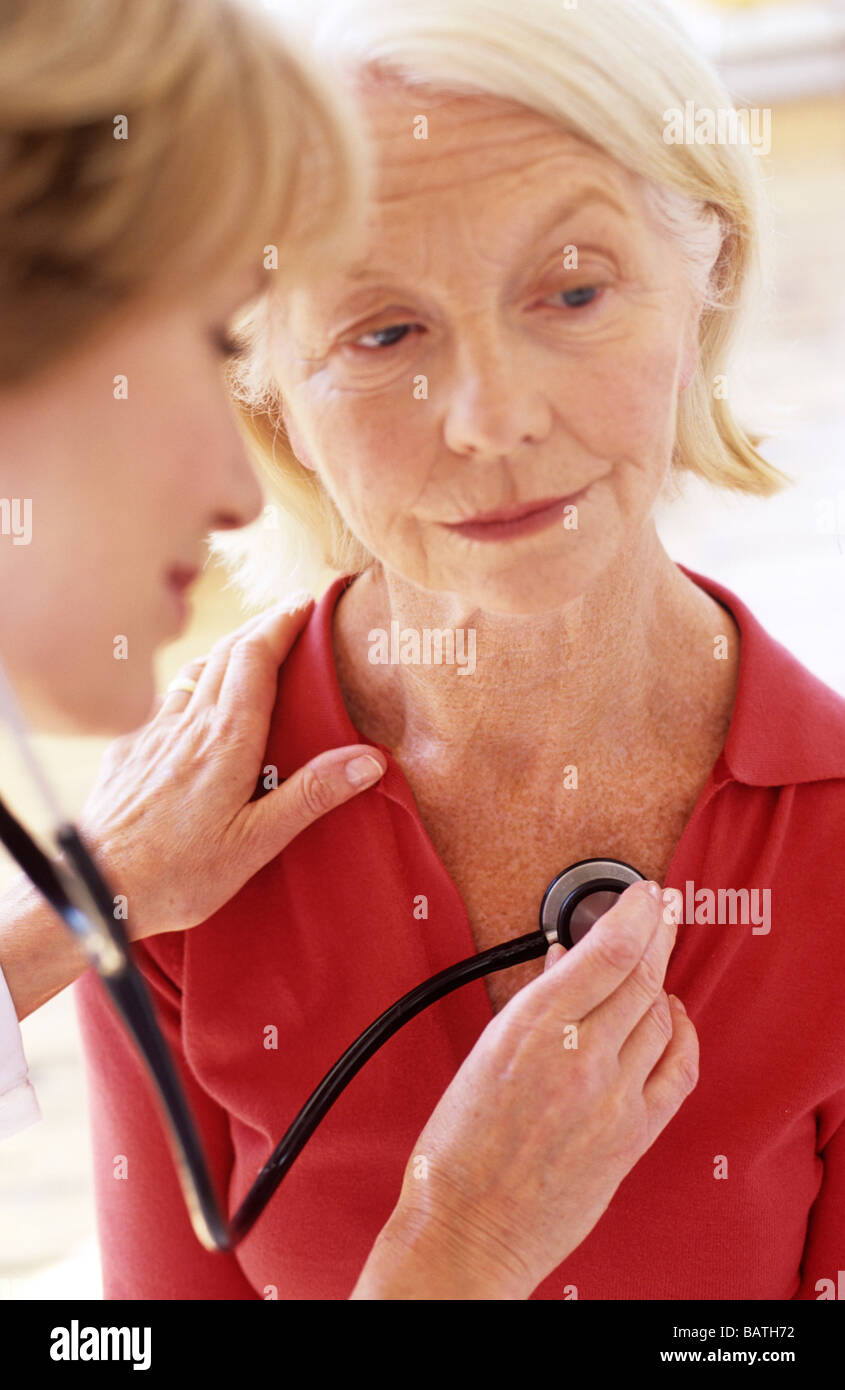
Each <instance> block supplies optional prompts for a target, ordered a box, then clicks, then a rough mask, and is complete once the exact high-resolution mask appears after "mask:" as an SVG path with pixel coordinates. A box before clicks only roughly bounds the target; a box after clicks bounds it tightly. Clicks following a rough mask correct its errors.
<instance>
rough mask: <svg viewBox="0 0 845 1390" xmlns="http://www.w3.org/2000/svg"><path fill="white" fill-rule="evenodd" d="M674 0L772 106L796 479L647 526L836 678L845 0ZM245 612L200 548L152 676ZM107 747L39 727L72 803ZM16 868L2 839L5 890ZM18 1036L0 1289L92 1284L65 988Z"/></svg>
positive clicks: (13, 774)
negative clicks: (180, 623) (31, 1108)
mask: <svg viewBox="0 0 845 1390" xmlns="http://www.w3.org/2000/svg"><path fill="white" fill-rule="evenodd" d="M676 9H677V11H678V13H679V15H680V17H681V19H682V21H683V22H684V23H685V24H687V25H688V27H689V28H690V29H691V31H692V32H693V34H694V35H695V37H696V40H697V42H698V43H699V45H700V46H701V48H702V49H703V50H704V51H706V52H707V53H708V54H709V55H710V56H711V57H712V58H713V60H714V61H715V62H716V64H717V66H718V67H719V69H720V70H721V72H722V74H723V77H724V78H725V81H726V83H727V85H728V87H729V89H730V91H731V93H732V95H733V97H734V99H735V100H736V101H737V102H738V103H742V104H745V105H748V106H752V107H764V108H765V107H768V108H771V112H772V117H771V121H772V125H771V131H772V148H771V154H770V156H769V157H768V158H767V159H766V160H764V161H763V162H764V167H765V169H766V172H767V178H768V188H769V194H770V199H771V202H772V206H773V209H774V223H775V229H776V261H775V272H774V284H773V286H772V293H771V295H770V302H769V305H768V309H767V313H766V316H765V318H764V319H763V320H762V321H761V323H760V325H759V327H758V330H757V333H756V337H755V339H754V341H753V342H752V343H751V344H750V345H749V350H748V352H747V354H746V358H745V361H744V363H743V370H742V374H741V376H739V375H738V376H737V378H736V380H734V379H732V380H731V381H730V383H729V390H730V395H731V399H732V400H735V401H737V402H738V403H739V404H740V405H741V406H744V410H742V411H741V418H743V419H744V420H745V421H747V422H748V423H749V424H752V425H754V426H756V427H757V428H758V429H760V430H761V431H762V432H764V433H765V434H766V435H767V442H766V444H765V445H764V446H763V452H764V453H765V455H766V457H767V458H769V459H770V461H771V462H772V463H774V464H776V465H777V466H778V467H780V468H781V469H783V470H785V472H787V473H788V474H789V475H790V476H791V477H793V478H794V479H795V486H794V487H793V488H791V489H788V490H787V491H785V492H784V493H782V494H780V495H779V496H778V497H775V498H771V499H768V500H752V499H750V498H749V499H742V500H740V499H739V498H729V497H728V496H727V495H726V494H725V495H720V494H718V493H717V492H715V491H713V490H711V489H708V488H707V487H705V486H704V485H702V484H698V483H691V484H689V485H687V487H686V488H685V490H684V493H683V495H682V496H681V497H680V498H679V499H678V500H677V501H675V502H673V503H672V504H670V505H666V506H665V507H663V508H662V509H661V513H660V517H659V528H660V532H661V535H662V537H663V539H664V543H665V545H666V547H667V549H668V551H669V553H670V554H671V555H672V556H673V557H674V558H675V559H677V560H680V561H682V562H683V563H684V564H685V565H687V566H688V567H690V568H692V569H694V570H697V571H699V572H700V573H703V574H705V575H709V576H711V577H713V578H714V579H717V580H719V581H720V582H721V583H723V584H725V585H727V587H728V588H729V589H732V590H733V591H734V592H735V593H736V594H737V595H738V596H739V597H740V598H742V599H743V601H744V602H745V603H746V604H747V605H748V606H749V607H750V608H751V610H752V612H753V613H754V614H755V616H756V617H757V618H758V620H759V621H760V622H762V624H763V626H764V627H766V628H767V629H768V630H769V632H770V633H772V634H773V635H774V636H775V637H777V638H778V639H779V640H780V641H781V642H782V643H783V644H784V645H785V646H786V647H788V648H789V649H790V650H791V651H792V652H793V653H794V654H795V655H796V656H797V657H798V659H799V660H800V661H802V662H803V663H804V664H805V665H806V666H808V667H809V668H810V670H812V671H814V672H815V673H816V674H817V675H818V676H819V677H820V678H821V679H822V680H824V681H826V682H827V683H828V684H829V685H831V686H833V687H834V689H836V690H837V691H839V692H840V693H841V694H845V621H843V614H845V466H843V460H844V459H845V391H843V381H844V380H845V270H843V246H845V0H779V3H773V0H708V3H692V0H676ZM290 587H291V589H292V588H295V587H299V585H298V584H293V583H292V584H291V586H290ZM283 596H284V595H283V594H280V595H279V597H280V598H281V597H283ZM245 616H246V610H245V609H244V608H243V607H242V604H241V600H240V596H239V594H238V592H237V591H236V590H235V589H234V588H233V587H232V586H231V584H230V583H229V581H228V578H227V575H226V573H225V572H224V570H223V569H222V568H221V567H220V564H219V563H217V562H209V566H208V567H207V570H206V572H205V574H204V576H203V578H202V580H201V581H200V583H199V584H198V586H197V588H196V591H195V598H194V617H193V621H192V623H191V625H190V627H189V629H188V630H187V631H186V633H185V635H184V636H183V637H182V638H181V639H180V640H179V641H178V642H177V643H174V644H172V646H171V647H169V648H168V649H167V650H166V651H165V652H164V653H163V655H162V659H161V661H160V664H159V675H160V682H161V685H162V687H163V686H164V685H166V683H167V681H168V680H169V679H170V678H171V677H172V676H173V675H174V674H175V672H176V670H177V669H178V668H179V667H180V666H181V665H182V664H183V663H184V662H186V661H188V660H191V659H192V658H194V657H196V656H200V655H202V654H203V653H204V652H205V651H206V650H207V649H208V647H209V646H210V645H211V643H212V642H213V641H214V640H215V639H216V638H217V637H218V636H220V635H221V634H222V633H224V632H226V631H229V630H230V629H231V628H233V627H235V626H237V625H238V624H239V623H240V622H242V621H243V619H244V617H245ZM104 746H105V744H104V743H103V742H102V741H99V740H93V739H79V738H76V739H58V738H52V739H48V738H40V739H38V740H36V747H37V750H38V752H39V753H40V754H41V755H42V757H43V759H44V761H45V763H46V765H47V766H48V767H49V768H50V769H51V772H52V774H53V781H54V783H55V785H56V786H57V789H58V790H59V792H60V793H61V795H62V797H63V799H64V800H63V804H64V806H65V808H66V809H67V810H69V811H70V812H71V813H75V812H76V811H78V809H79V807H80V806H81V805H82V803H83V801H84V799H85V791H86V788H87V786H88V785H90V782H91V781H92V779H93V776H94V772H95V769H96V767H97V763H98V760H99V757H100V755H101V753H102V750H103V748H104ZM0 753H2V763H0V767H2V769H3V774H2V775H3V790H4V796H7V797H8V800H9V803H10V805H11V806H12V807H13V808H14V809H15V810H16V811H17V812H18V813H19V814H20V815H21V816H22V817H23V818H24V819H25V820H27V821H28V822H29V823H30V824H31V825H32V826H33V827H35V828H36V829H39V828H45V823H44V819H43V812H42V808H41V807H40V805H39V804H38V802H37V800H36V798H35V797H34V795H33V793H32V790H31V788H30V787H29V786H28V785H27V783H26V781H25V779H24V778H23V777H22V776H21V774H20V771H19V768H18V763H17V758H16V755H15V754H14V753H12V752H11V751H10V749H9V746H8V744H7V743H6V742H5V741H3V742H0ZM2 853H3V852H2V851H0V854H2ZM15 873H16V869H15V866H14V865H13V864H12V863H11V862H10V861H9V860H8V859H7V858H6V857H5V855H3V857H2V858H1V859H0V890H2V888H5V886H6V885H7V884H8V883H9V882H10V881H11V879H12V878H13V877H14V876H15ZM23 1036H24V1046H25V1049H26V1053H27V1057H28V1060H29V1063H30V1076H31V1079H32V1082H33V1084H34V1086H35V1089H36V1091H37V1094H38V1099H39V1102H40V1105H41V1109H42V1114H43V1119H42V1121H41V1123H40V1124H37V1125H34V1126H32V1127H31V1128H30V1129H28V1130H25V1131H23V1132H22V1133H21V1134H18V1135H15V1136H14V1137H12V1138H11V1139H7V1140H4V1141H3V1143H2V1150H0V1298H5V1299H50V1298H66V1297H73V1298H75V1299H84V1298H100V1297H102V1291H101V1285H100V1273H99V1262H98V1258H97V1246H96V1235H95V1213H94V1202H93V1186H92V1178H91V1164H90V1156H89V1150H88V1131H87V1121H86V1114H85V1105H86V1099H85V1086H84V1074H83V1063H82V1054H81V1048H80V1044H79V1040H78V1036H77V1029H76V1021H75V1014H74V1007H73V1000H72V995H71V992H70V991H68V990H66V991H65V992H64V993H63V994H61V995H59V996H58V997H57V998H55V999H54V1000H52V1001H51V1002H50V1003H49V1004H47V1005H46V1006H45V1007H44V1008H42V1009H40V1010H39V1011H38V1012H37V1013H36V1014H34V1015H33V1016H31V1017H30V1018H28V1019H26V1020H25V1022H24V1024H23ZM303 1099H304V1097H303Z"/></svg>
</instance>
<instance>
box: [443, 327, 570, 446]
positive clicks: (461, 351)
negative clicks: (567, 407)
mask: <svg viewBox="0 0 845 1390" xmlns="http://www.w3.org/2000/svg"><path fill="white" fill-rule="evenodd" d="M551 420H552V413H551V410H550V408H549V404H548V402H547V400H546V399H545V397H544V396H543V394H542V392H541V390H540V388H539V386H538V383H537V371H536V366H535V364H533V363H532V362H531V361H530V360H529V359H528V358H527V357H526V356H525V355H524V348H523V356H520V345H519V344H514V343H513V342H512V340H511V341H509V339H508V335H507V332H506V330H505V328H504V327H503V326H498V325H496V324H495V323H490V322H484V323H482V322H479V321H478V320H476V321H474V323H473V325H472V327H471V329H470V331H468V332H465V333H464V335H463V337H462V338H461V340H460V342H459V344H458V347H457V349H456V353H455V362H454V368H453V375H452V381H451V383H450V387H449V403H448V408H447V411H446V419H445V424H444V435H445V439H446V443H447V444H448V446H449V448H450V449H451V450H452V452H453V453H455V454H461V455H468V456H472V457H481V458H487V457H489V458H503V457H506V456H507V455H509V454H513V453H514V452H516V451H517V450H518V449H519V448H520V446H522V445H523V444H536V443H539V442H540V441H542V440H544V439H545V438H546V437H547V436H548V434H549V430H550V428H551Z"/></svg>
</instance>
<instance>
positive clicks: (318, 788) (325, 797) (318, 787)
mask: <svg viewBox="0 0 845 1390" xmlns="http://www.w3.org/2000/svg"><path fill="white" fill-rule="evenodd" d="M299 796H300V800H301V802H302V805H303V808H304V809H305V810H306V811H307V812H308V814H309V815H311V816H321V815H323V814H324V812H326V811H330V810H331V809H332V807H333V806H334V804H335V798H334V795H333V792H332V786H331V783H330V782H329V780H328V779H327V778H326V777H325V776H324V775H323V774H321V773H320V772H318V771H317V770H316V768H313V767H306V768H304V769H303V773H302V778H301V781H300V787H299Z"/></svg>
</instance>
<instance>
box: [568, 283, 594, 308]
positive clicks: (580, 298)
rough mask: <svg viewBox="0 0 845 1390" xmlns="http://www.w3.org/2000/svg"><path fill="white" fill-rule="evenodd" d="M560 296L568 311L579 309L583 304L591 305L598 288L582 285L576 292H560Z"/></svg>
mask: <svg viewBox="0 0 845 1390" xmlns="http://www.w3.org/2000/svg"><path fill="white" fill-rule="evenodd" d="M560 294H561V295H562V296H563V299H564V301H565V303H566V306H567V308H569V309H580V308H581V306H582V305H584V304H592V302H593V300H594V299H595V297H596V295H597V294H598V288H597V286H595V285H582V286H580V288H579V289H577V290H561V291H560Z"/></svg>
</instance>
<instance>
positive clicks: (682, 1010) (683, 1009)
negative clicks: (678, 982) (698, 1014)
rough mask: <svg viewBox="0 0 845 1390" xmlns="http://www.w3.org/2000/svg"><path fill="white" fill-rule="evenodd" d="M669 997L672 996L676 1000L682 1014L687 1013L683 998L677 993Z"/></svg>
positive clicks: (670, 996)
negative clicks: (682, 1001)
mask: <svg viewBox="0 0 845 1390" xmlns="http://www.w3.org/2000/svg"><path fill="white" fill-rule="evenodd" d="M669 998H670V999H673V1000H674V1001H675V1003H676V1004H677V1006H678V1008H679V1009H680V1011H681V1013H682V1014H685V1013H686V1009H685V1008H684V1006H683V1004H682V1003H681V1000H680V999H679V998H678V996H677V994H670V995H669Z"/></svg>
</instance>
